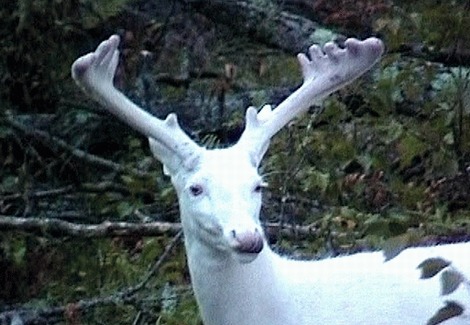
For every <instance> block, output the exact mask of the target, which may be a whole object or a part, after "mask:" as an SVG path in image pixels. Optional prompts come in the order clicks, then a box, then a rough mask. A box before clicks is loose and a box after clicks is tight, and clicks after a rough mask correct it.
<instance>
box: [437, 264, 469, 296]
mask: <svg viewBox="0 0 470 325" xmlns="http://www.w3.org/2000/svg"><path fill="white" fill-rule="evenodd" d="M464 280H465V278H464V276H463V275H462V273H460V272H458V271H457V270H445V271H444V272H442V275H441V294H442V295H443V296H445V295H449V294H451V293H452V292H454V291H455V290H457V288H458V287H459V286H460V284H461V283H462V282H463V281H464Z"/></svg>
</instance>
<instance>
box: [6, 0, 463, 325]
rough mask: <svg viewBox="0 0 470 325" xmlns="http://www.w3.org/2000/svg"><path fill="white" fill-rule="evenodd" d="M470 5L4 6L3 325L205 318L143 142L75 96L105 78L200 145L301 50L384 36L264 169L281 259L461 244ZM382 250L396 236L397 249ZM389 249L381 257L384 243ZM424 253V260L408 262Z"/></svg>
mask: <svg viewBox="0 0 470 325" xmlns="http://www.w3.org/2000/svg"><path fill="white" fill-rule="evenodd" d="M469 9H470V1H447V2H444V1H413V2H410V1H391V0H377V1H352V0H337V1H325V0H277V1H274V0H272V1H270V0H224V1H222V0H206V1H203V0H160V1H159V0H112V1H111V0H110V1H92V0H19V1H8V2H7V3H4V4H3V5H2V7H1V8H0V19H1V21H2V26H1V27H0V85H1V87H0V98H1V102H0V105H1V106H0V166H1V169H0V324H10V323H13V322H14V321H16V323H15V324H55V323H58V324H65V323H66V324H81V323H86V324H110V323H113V324H155V323H157V324H201V322H200V319H199V316H198V312H197V306H196V304H195V301H194V299H193V296H192V292H191V287H190V279H189V275H188V270H187V265H186V261H185V256H184V250H183V247H182V239H181V238H182V235H181V230H180V225H179V223H178V222H179V220H178V207H177V201H176V197H175V193H174V191H173V189H172V187H171V184H170V183H169V180H168V179H167V178H166V177H165V176H164V175H163V173H162V170H161V166H160V164H159V163H158V162H156V161H154V160H153V158H152V157H151V154H150V152H149V150H148V145H147V140H146V139H145V138H144V137H142V136H140V135H139V134H136V133H135V132H133V131H132V130H131V129H129V128H128V127H127V126H126V125H123V124H122V123H120V122H119V121H117V120H116V119H114V118H113V117H110V116H109V115H108V114H107V113H106V112H104V111H103V110H102V108H100V107H99V105H98V104H96V103H95V102H93V101H92V100H91V99H90V98H88V97H87V96H86V94H83V93H82V92H81V90H80V89H79V88H78V87H76V85H75V84H74V83H73V81H72V80H71V77H70V66H71V64H72V62H73V60H74V59H76V58H77V57H78V56H80V55H82V54H84V53H86V52H89V51H92V50H93V49H94V48H95V47H96V46H97V45H98V44H99V42H101V41H102V40H104V39H105V38H107V37H109V35H111V34H113V33H117V34H119V35H120V36H121V38H122V43H121V64H120V66H119V67H118V73H117V76H116V80H115V82H116V85H117V86H118V88H120V89H121V90H122V91H123V92H124V93H126V94H127V95H128V96H129V97H130V98H132V99H133V100H134V101H135V102H136V103H138V104H139V105H140V106H141V107H143V108H145V109H146V110H148V111H150V112H152V113H153V114H155V115H156V116H159V117H165V116H166V115H167V114H168V113H169V112H172V111H174V112H177V113H178V116H179V118H180V120H181V122H182V124H183V127H184V128H185V129H186V130H187V131H188V132H189V133H190V134H191V136H192V137H193V138H194V139H196V140H197V141H198V142H199V143H201V144H204V145H206V146H209V147H213V146H224V145H229V144H231V143H233V142H235V141H236V140H237V137H238V135H239V134H240V132H241V130H243V116H244V115H243V114H244V111H245V109H246V107H248V106H250V105H253V106H256V107H261V106H262V105H264V104H266V103H270V104H274V105H276V104H277V103H279V102H280V101H282V99H284V98H285V97H286V96H288V95H289V94H290V93H291V92H292V91H293V90H294V89H295V88H296V87H297V86H298V85H300V82H301V80H300V71H299V69H298V66H297V62H296V59H295V54H296V53H298V52H301V51H303V52H305V51H306V49H307V48H308V46H309V45H311V44H313V43H321V44H323V43H324V42H326V41H330V40H336V41H337V42H338V43H339V44H341V43H342V42H343V41H344V40H345V38H346V37H357V38H366V37H369V36H378V37H380V38H382V39H383V40H384V42H385V44H386V47H387V50H386V53H385V55H384V57H383V59H382V61H381V62H380V63H379V64H378V65H377V67H375V68H374V69H373V70H372V71H371V72H370V73H368V74H367V75H366V76H364V77H363V78H361V79H360V80H358V81H357V82H355V83H354V84H352V85H351V86H348V87H347V88H346V89H343V90H341V91H339V92H338V93H336V94H334V95H333V96H331V97H329V98H328V99H327V100H326V101H325V103H324V104H323V105H322V106H321V107H312V108H311V110H310V112H309V114H308V115H305V116H303V117H302V118H301V119H298V120H296V121H294V122H292V123H291V124H290V125H289V127H287V128H286V129H285V130H283V131H282V132H281V133H280V134H279V135H278V136H277V137H276V138H275V139H274V141H273V143H272V145H271V147H270V150H269V152H268V156H267V157H266V159H265V161H264V163H263V166H262V173H263V175H264V177H265V179H266V181H267V182H268V183H269V188H268V189H266V191H265V193H264V207H263V210H262V219H263V223H264V224H265V227H266V231H267V234H268V236H269V241H270V244H271V246H272V247H273V248H274V249H275V250H276V251H279V252H280V253H282V254H286V255H289V256H291V257H293V258H321V257H325V256H336V255H338V254H345V253H353V252H358V251H363V250H371V249H383V248H385V249H386V251H388V252H389V253H390V254H392V255H393V253H394V251H396V250H399V249H400V248H402V247H405V246H410V245H426V244H435V243H444V242H456V241H462V240H470V236H469V234H470V185H469V184H470V92H469V81H470V70H469V65H470V33H468V30H469V29H470V11H469ZM390 243H392V244H390ZM390 245H391V246H390ZM419 262H420V261H417V264H419Z"/></svg>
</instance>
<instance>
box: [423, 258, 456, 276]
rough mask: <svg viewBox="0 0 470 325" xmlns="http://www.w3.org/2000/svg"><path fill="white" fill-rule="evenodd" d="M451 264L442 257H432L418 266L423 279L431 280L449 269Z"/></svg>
mask: <svg viewBox="0 0 470 325" xmlns="http://www.w3.org/2000/svg"><path fill="white" fill-rule="evenodd" d="M449 265H450V262H448V261H446V260H445V259H443V258H440V257H432V258H428V259H426V260H424V261H423V262H421V264H419V265H418V269H421V279H429V278H432V277H433V276H435V275H436V274H437V273H439V272H441V271H442V270H443V269H445V268H446V267H448V266H449Z"/></svg>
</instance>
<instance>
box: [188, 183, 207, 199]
mask: <svg viewBox="0 0 470 325" xmlns="http://www.w3.org/2000/svg"><path fill="white" fill-rule="evenodd" d="M189 192H191V195H192V196H199V195H201V194H202V192H204V190H203V188H202V186H201V185H199V184H195V185H191V186H190V187H189Z"/></svg>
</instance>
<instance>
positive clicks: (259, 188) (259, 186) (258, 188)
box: [253, 182, 268, 193]
mask: <svg viewBox="0 0 470 325" xmlns="http://www.w3.org/2000/svg"><path fill="white" fill-rule="evenodd" d="M266 187H268V183H265V182H260V183H258V184H256V186H255V188H254V189H253V191H254V192H255V193H261V191H263V188H266Z"/></svg>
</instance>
